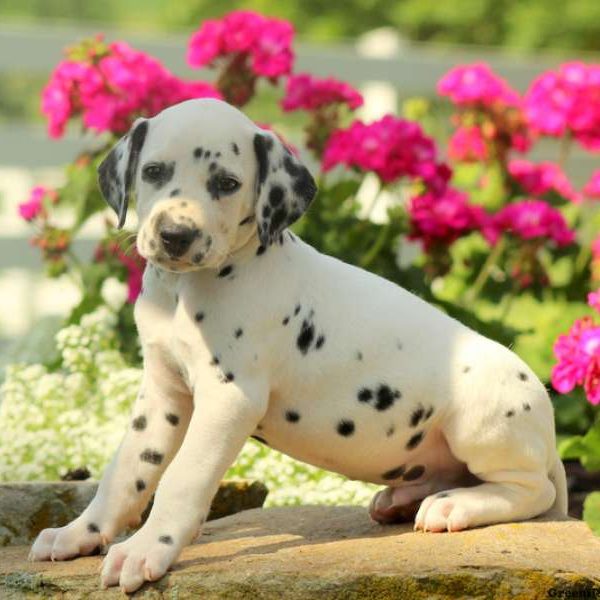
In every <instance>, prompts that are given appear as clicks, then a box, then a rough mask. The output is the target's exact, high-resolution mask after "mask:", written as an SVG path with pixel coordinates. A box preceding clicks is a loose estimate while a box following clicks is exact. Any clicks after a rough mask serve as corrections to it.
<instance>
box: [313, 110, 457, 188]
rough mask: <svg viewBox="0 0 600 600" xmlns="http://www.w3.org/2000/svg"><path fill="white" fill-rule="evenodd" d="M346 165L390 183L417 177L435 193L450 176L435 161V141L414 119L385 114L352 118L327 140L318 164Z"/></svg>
mask: <svg viewBox="0 0 600 600" xmlns="http://www.w3.org/2000/svg"><path fill="white" fill-rule="evenodd" d="M336 165H346V166H348V167H355V168H358V169H362V170H364V171H374V172H375V173H376V174H377V175H378V176H379V177H380V178H381V180H382V181H384V182H385V183H390V182H392V181H396V180H398V179H400V178H401V177H409V178H413V179H420V180H422V181H423V182H425V184H426V185H427V186H428V187H429V188H430V189H432V190H433V189H435V190H438V191H439V193H441V191H442V190H443V189H445V187H446V183H447V181H448V179H449V178H450V170H449V169H448V167H447V166H446V165H444V164H442V163H440V162H438V156H437V149H436V147H435V143H434V142H433V140H432V139H431V138H429V137H427V136H426V135H425V134H424V133H423V130H422V129H421V127H420V126H419V125H418V124H417V123H413V122H411V121H406V120H405V119H400V118H398V117H394V116H392V115H386V116H385V117H383V118H382V119H380V120H379V121H375V122H373V123H369V124H368V125H367V124H365V123H363V122H362V121H354V122H353V123H352V124H351V125H350V127H348V128H347V129H338V130H337V131H335V132H334V133H333V134H332V136H331V137H330V138H329V140H328V141H327V145H326V147H325V153H324V156H323V163H322V168H323V170H324V171H329V170H330V169H332V168H333V167H335V166H336Z"/></svg>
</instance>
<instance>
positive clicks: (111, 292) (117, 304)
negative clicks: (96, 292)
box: [100, 277, 128, 311]
mask: <svg viewBox="0 0 600 600" xmlns="http://www.w3.org/2000/svg"><path fill="white" fill-rule="evenodd" d="M127 293H128V292H127V286H126V285H125V284H124V283H123V282H122V281H119V280H118V279H117V278H116V277H109V278H108V279H105V280H104V283H103V284H102V288H101V289H100V295H101V296H102V299H103V300H104V302H106V304H108V306H110V307H111V308H112V309H113V310H115V311H118V310H120V309H121V307H122V306H123V305H124V304H125V302H126V300H127Z"/></svg>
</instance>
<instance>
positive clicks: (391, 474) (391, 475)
mask: <svg viewBox="0 0 600 600" xmlns="http://www.w3.org/2000/svg"><path fill="white" fill-rule="evenodd" d="M404 471H406V466H405V465H400V466H399V467H396V468H395V469H390V470H389V471H386V472H385V473H384V474H383V475H382V476H381V479H385V480H386V481H390V480H392V479H398V477H402V475H404Z"/></svg>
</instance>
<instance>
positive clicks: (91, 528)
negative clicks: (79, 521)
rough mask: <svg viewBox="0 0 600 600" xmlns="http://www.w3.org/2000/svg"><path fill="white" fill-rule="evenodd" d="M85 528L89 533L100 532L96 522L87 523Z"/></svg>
mask: <svg viewBox="0 0 600 600" xmlns="http://www.w3.org/2000/svg"><path fill="white" fill-rule="evenodd" d="M87 530H88V531H89V532H90V533H100V527H98V525H96V523H88V526H87Z"/></svg>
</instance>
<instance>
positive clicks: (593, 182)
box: [583, 170, 600, 200]
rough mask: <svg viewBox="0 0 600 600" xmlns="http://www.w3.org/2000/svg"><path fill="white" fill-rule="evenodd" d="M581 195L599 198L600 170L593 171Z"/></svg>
mask: <svg viewBox="0 0 600 600" xmlns="http://www.w3.org/2000/svg"><path fill="white" fill-rule="evenodd" d="M583 195H584V196H585V197H586V198H594V199H595V200H600V170H597V171H594V172H593V173H592V176H591V177H590V180H589V181H588V182H587V183H586V184H585V187H584V188H583Z"/></svg>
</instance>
